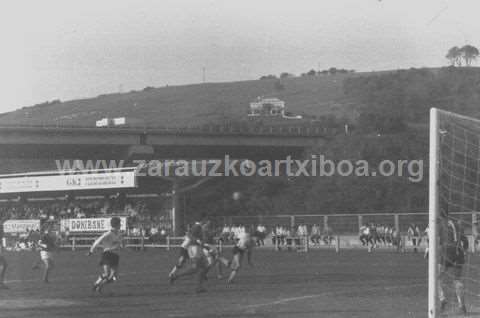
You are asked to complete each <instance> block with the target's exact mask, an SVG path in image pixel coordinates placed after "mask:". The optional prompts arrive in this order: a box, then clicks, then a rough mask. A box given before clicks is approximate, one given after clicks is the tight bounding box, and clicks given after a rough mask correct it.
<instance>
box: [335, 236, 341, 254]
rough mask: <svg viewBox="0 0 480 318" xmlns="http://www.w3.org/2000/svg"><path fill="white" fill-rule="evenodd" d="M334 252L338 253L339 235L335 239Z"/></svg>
mask: <svg viewBox="0 0 480 318" xmlns="http://www.w3.org/2000/svg"><path fill="white" fill-rule="evenodd" d="M335 252H337V253H338V252H340V235H337V237H336V238H335Z"/></svg>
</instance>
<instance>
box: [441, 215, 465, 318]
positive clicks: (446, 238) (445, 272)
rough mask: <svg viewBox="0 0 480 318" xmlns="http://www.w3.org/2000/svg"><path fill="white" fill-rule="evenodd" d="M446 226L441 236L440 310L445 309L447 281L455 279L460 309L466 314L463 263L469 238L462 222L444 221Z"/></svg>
mask: <svg viewBox="0 0 480 318" xmlns="http://www.w3.org/2000/svg"><path fill="white" fill-rule="evenodd" d="M440 226H441V227H443V228H444V230H443V231H441V233H443V234H444V235H443V236H441V237H440V246H441V247H442V251H443V253H442V255H441V258H440V271H439V272H440V275H439V281H440V282H439V284H438V295H439V298H440V310H441V311H444V310H445V308H446V305H447V299H446V296H445V293H444V289H445V287H446V282H447V280H449V279H452V280H453V286H454V288H455V295H456V296H457V303H458V311H459V312H460V313H461V314H463V315H466V313H467V309H466V306H465V290H464V285H463V265H464V264H465V258H466V251H467V250H468V239H467V237H466V236H465V235H464V233H463V228H462V226H461V224H460V223H459V222H458V223H455V222H454V221H452V220H446V221H443V222H442V223H441V225H440Z"/></svg>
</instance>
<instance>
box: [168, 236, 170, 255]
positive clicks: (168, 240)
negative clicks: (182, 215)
mask: <svg viewBox="0 0 480 318" xmlns="http://www.w3.org/2000/svg"><path fill="white" fill-rule="evenodd" d="M167 251H170V235H167Z"/></svg>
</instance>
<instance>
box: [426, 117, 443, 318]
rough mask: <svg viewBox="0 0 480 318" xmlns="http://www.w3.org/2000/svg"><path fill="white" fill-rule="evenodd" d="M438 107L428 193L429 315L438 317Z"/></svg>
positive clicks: (432, 123)
mask: <svg viewBox="0 0 480 318" xmlns="http://www.w3.org/2000/svg"><path fill="white" fill-rule="evenodd" d="M438 112H439V110H438V109H436V108H432V109H430V149H429V194H428V215H429V218H428V223H429V233H428V236H429V237H428V238H429V254H428V317H429V318H435V317H437V307H438V306H437V299H438V297H437V277H438V273H437V272H438V262H437V257H438V256H437V254H438V248H437V246H438V245H437V239H438V227H437V224H438V221H437V219H438V216H439V192H438V183H439V149H440V148H439V139H440V137H439V136H440V134H439V123H438Z"/></svg>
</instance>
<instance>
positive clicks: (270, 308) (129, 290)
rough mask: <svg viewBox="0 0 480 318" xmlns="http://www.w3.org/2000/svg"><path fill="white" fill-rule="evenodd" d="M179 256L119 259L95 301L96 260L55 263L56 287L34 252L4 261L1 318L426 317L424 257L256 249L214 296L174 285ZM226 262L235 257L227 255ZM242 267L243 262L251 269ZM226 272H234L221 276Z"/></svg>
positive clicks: (214, 287)
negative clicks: (44, 276) (45, 278)
mask: <svg viewBox="0 0 480 318" xmlns="http://www.w3.org/2000/svg"><path fill="white" fill-rule="evenodd" d="M177 253H178V252H177V251H176V250H175V249H174V250H172V251H166V250H164V249H150V250H147V251H133V250H123V251H121V252H120V257H121V259H120V266H121V268H120V279H119V281H118V282H116V283H113V284H110V285H107V286H106V287H105V289H104V292H103V294H102V295H97V294H93V293H92V291H91V284H92V282H93V280H94V279H95V278H96V277H97V276H98V273H99V271H100V267H99V266H98V262H99V254H96V255H93V256H90V257H87V256H85V251H76V252H72V251H61V252H59V253H56V254H55V262H56V268H55V269H54V271H53V273H52V276H51V282H50V284H44V283H42V282H41V270H32V269H31V265H32V263H33V262H34V260H35V258H37V257H38V253H34V252H16V253H6V257H7V259H8V261H9V264H10V267H9V270H8V273H7V278H6V279H7V284H8V285H9V287H10V289H8V290H0V317H8V318H15V317H18V318H31V317H71V318H75V317H105V318H107V317H108V318H113V317H115V318H127V317H128V318H130V317H142V318H145V317H205V318H207V317H232V318H233V317H264V318H275V317H285V318H286V317H303V318H307V317H368V318H371V317H378V318H380V317H426V315H427V314H426V311H427V262H426V260H424V259H423V255H422V253H419V254H414V253H404V254H397V253H394V252H389V251H376V252H374V253H371V254H369V253H367V251H366V250H343V251H341V252H340V253H338V254H337V253H335V251H333V250H312V251H310V252H309V253H297V252H288V251H281V252H275V251H272V250H266V249H263V250H262V249H257V250H255V251H254V254H253V264H254V266H253V267H249V266H248V265H246V264H244V267H242V269H241V271H240V272H239V274H238V276H237V281H236V283H235V284H232V285H227V284H226V282H225V280H218V279H217V278H216V277H215V270H214V269H213V270H212V271H211V273H210V275H209V280H208V281H207V283H206V288H207V290H208V292H206V293H201V294H196V293H195V292H194V281H193V279H184V280H178V281H176V282H175V285H173V286H170V285H169V284H168V280H167V274H168V271H169V270H170V268H171V266H172V265H173V264H174V263H175V261H176V258H177ZM224 255H225V256H228V257H230V255H231V252H230V250H229V249H227V250H226V251H225V252H224ZM245 263H246V262H245ZM225 273H228V271H227V270H225Z"/></svg>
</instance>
